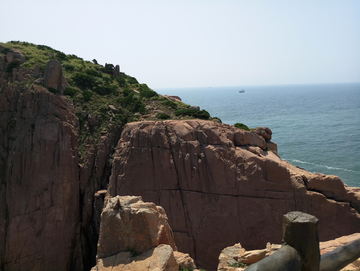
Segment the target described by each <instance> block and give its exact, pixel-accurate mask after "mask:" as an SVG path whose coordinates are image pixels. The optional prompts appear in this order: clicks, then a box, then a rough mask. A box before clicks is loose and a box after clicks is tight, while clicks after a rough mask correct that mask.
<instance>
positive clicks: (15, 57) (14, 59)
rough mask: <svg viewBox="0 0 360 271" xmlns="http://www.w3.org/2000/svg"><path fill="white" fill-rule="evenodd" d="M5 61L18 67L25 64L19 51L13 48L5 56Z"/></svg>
mask: <svg viewBox="0 0 360 271" xmlns="http://www.w3.org/2000/svg"><path fill="white" fill-rule="evenodd" d="M6 60H7V62H8V63H14V64H18V65H20V64H22V63H24V62H25V57H24V55H23V54H22V53H21V52H20V51H19V50H17V49H14V48H13V49H11V50H10V51H9V52H8V53H7V54H6Z"/></svg>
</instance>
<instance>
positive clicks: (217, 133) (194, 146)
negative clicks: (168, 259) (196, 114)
mask: <svg viewBox="0 0 360 271" xmlns="http://www.w3.org/2000/svg"><path fill="white" fill-rule="evenodd" d="M249 146H251V147H259V148H260V149H262V150H265V149H266V142H265V140H264V138H263V137H262V136H260V135H258V134H256V133H253V132H247V131H243V130H240V129H236V128H235V127H233V126H230V125H226V124H219V123H214V122H211V121H202V120H192V121H163V122H137V123H130V124H127V125H126V127H125V128H124V130H123V133H122V137H121V140H120V141H119V144H118V147H117V151H116V153H115V155H114V161H113V170H112V175H111V178H110V187H109V190H108V192H109V194H110V195H111V196H115V195H127V194H130V195H141V196H142V197H143V199H144V200H145V201H152V202H155V203H156V204H157V205H161V206H163V207H164V209H165V211H166V212H167V214H168V217H169V224H170V226H171V227H172V229H173V231H174V236H175V242H176V244H177V247H178V248H179V250H180V251H183V252H187V253H189V254H190V256H191V257H192V258H194V259H195V261H196V263H197V265H199V266H200V267H210V268H216V266H217V258H218V255H219V254H220V251H221V250H222V249H223V248H224V247H227V246H229V245H233V244H234V243H237V242H240V243H241V244H242V245H243V246H244V247H246V248H247V249H258V248H263V247H264V246H265V245H266V243H267V242H268V241H270V242H272V243H281V238H282V216H283V214H285V213H288V212H290V211H302V212H306V213H309V214H312V215H314V216H316V217H317V218H318V219H319V234H320V240H322V241H324V240H330V239H334V238H336V237H339V236H341V235H347V234H350V233H353V232H359V231H360V215H359V212H358V211H359V210H358V209H356V208H355V207H354V206H355V205H356V204H355V203H357V202H356V200H355V199H356V198H357V197H358V192H356V191H350V190H347V189H345V190H346V191H345V194H344V193H343V192H344V191H343V190H342V189H340V188H337V189H335V190H334V191H332V190H331V191H324V193H322V191H321V190H317V191H312V189H308V188H307V186H306V185H307V184H308V183H309V182H311V180H312V179H313V178H318V177H319V176H317V175H315V174H311V173H308V172H306V171H303V170H301V169H299V168H296V167H295V166H292V165H291V164H289V163H288V162H286V161H284V160H281V159H280V158H279V157H278V156H277V155H276V153H273V152H272V151H264V152H259V153H258V154H254V153H253V152H251V151H249V150H248V147H249ZM321 178H327V177H326V176H325V175H323V176H322V177H321ZM309 180H310V181H309ZM339 189H340V190H339ZM314 190H315V189H314ZM330 192H331V193H332V194H331V195H333V197H331V198H327V195H329V194H328V193H330ZM352 193H353V194H352ZM351 200H353V203H349V202H350V201H351Z"/></svg>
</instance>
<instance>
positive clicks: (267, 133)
mask: <svg viewBox="0 0 360 271" xmlns="http://www.w3.org/2000/svg"><path fill="white" fill-rule="evenodd" d="M254 129H255V133H257V134H259V135H261V136H262V137H263V138H264V139H265V140H271V135H272V131H271V130H270V128H268V127H256V128H254Z"/></svg>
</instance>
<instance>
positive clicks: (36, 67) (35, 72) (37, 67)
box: [33, 64, 41, 78]
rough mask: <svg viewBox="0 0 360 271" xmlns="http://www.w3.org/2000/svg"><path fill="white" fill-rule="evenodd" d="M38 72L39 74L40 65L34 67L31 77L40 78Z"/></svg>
mask: <svg viewBox="0 0 360 271" xmlns="http://www.w3.org/2000/svg"><path fill="white" fill-rule="evenodd" d="M40 72H41V67H40V64H37V65H36V66H35V68H34V74H33V76H34V77H35V78H38V77H40Z"/></svg>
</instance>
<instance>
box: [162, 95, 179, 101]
mask: <svg viewBox="0 0 360 271" xmlns="http://www.w3.org/2000/svg"><path fill="white" fill-rule="evenodd" d="M163 97H165V98H167V99H169V100H170V101H173V102H181V98H180V97H179V96H170V95H163Z"/></svg>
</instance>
